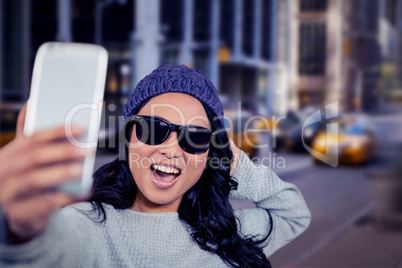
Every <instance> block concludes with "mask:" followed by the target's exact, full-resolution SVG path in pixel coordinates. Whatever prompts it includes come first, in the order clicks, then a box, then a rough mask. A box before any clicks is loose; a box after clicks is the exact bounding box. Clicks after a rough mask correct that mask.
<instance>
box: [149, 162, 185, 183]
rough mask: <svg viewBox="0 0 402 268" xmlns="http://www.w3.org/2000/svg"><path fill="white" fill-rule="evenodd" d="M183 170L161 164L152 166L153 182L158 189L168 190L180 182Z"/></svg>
mask: <svg viewBox="0 0 402 268" xmlns="http://www.w3.org/2000/svg"><path fill="white" fill-rule="evenodd" d="M180 174H181V169H180V168H178V167H174V166H166V165H161V164H153V165H151V180H152V182H153V183H154V184H155V186H156V187H158V188H161V189H167V188H170V187H172V186H173V185H174V184H175V183H176V182H177V180H178V177H179V176H180Z"/></svg>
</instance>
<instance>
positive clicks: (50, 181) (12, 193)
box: [0, 162, 82, 205]
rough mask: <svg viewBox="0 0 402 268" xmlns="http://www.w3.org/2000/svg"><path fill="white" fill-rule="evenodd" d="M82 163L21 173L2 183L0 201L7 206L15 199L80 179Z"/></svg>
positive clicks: (62, 164) (53, 166)
mask: <svg viewBox="0 0 402 268" xmlns="http://www.w3.org/2000/svg"><path fill="white" fill-rule="evenodd" d="M81 176H82V163H81V162H71V163H58V164H54V165H52V166H50V167H49V166H42V167H40V168H36V169H35V170H32V171H27V172H25V173H21V174H20V175H19V177H13V178H12V179H10V180H8V181H7V182H5V183H3V185H2V189H0V200H1V203H2V204H3V205H7V204H8V203H10V202H13V201H15V200H17V199H21V198H25V197H27V196H30V195H35V194H38V193H42V192H43V191H46V190H48V189H52V188H54V187H56V186H58V185H60V184H62V183H65V182H70V181H74V180H77V179H79V178H81Z"/></svg>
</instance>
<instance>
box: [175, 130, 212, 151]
mask: <svg viewBox="0 0 402 268" xmlns="http://www.w3.org/2000/svg"><path fill="white" fill-rule="evenodd" d="M182 133H183V134H181V135H180V140H179V144H180V146H181V147H182V148H183V150H184V151H186V152H188V153H191V154H202V153H205V152H206V151H207V150H208V148H209V143H210V140H211V131H210V130H209V129H204V128H198V127H184V128H182Z"/></svg>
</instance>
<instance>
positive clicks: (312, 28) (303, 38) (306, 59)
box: [299, 22, 326, 75]
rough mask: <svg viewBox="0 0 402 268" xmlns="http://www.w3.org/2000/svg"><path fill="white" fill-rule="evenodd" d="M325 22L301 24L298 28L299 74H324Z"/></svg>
mask: <svg viewBox="0 0 402 268" xmlns="http://www.w3.org/2000/svg"><path fill="white" fill-rule="evenodd" d="M325 26H326V25H325V22H302V23H301V24H300V26H299V27H300V28H299V73H300V74H301V75H323V74H325V57H326V27H325Z"/></svg>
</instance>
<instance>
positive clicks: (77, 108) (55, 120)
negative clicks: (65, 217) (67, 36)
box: [24, 42, 107, 193]
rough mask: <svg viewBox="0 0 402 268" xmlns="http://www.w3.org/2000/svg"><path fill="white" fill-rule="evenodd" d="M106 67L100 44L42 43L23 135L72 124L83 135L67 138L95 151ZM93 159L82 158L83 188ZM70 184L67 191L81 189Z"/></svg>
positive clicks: (89, 180) (105, 57)
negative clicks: (81, 129)
mask: <svg viewBox="0 0 402 268" xmlns="http://www.w3.org/2000/svg"><path fill="white" fill-rule="evenodd" d="M106 68H107V52H106V50H105V49H104V48H102V47H100V46H96V45H89V44H77V43H58V42H51V43H45V44H44V45H42V46H41V47H40V48H39V50H38V53H37V55H36V58H35V65H34V70H33V75H32V84H31V92H30V97H29V101H28V107H27V117H26V122H25V126H24V133H25V135H27V136H30V135H32V134H33V133H35V132H36V131H39V130H44V129H47V128H51V127H56V126H63V125H64V126H65V128H66V131H69V130H71V126H72V125H79V126H81V127H82V128H83V129H85V130H86V132H85V135H83V136H82V137H80V138H79V139H77V138H76V137H74V138H73V139H72V140H70V141H71V142H73V143H74V144H75V145H76V146H78V147H81V148H92V149H94V150H95V149H96V146H97V139H98V133H99V123H100V114H101V110H102V102H103V94H104V86H105V79H106ZM93 162H94V159H89V158H88V159H85V161H84V175H83V178H82V180H81V183H84V180H86V181H87V182H86V184H85V185H86V186H85V187H84V188H88V185H89V182H92V172H93ZM87 177H90V178H87ZM71 187H72V188H71ZM71 187H70V188H71V189H69V190H66V191H67V192H72V193H76V192H80V191H82V189H78V188H80V187H81V188H83V186H82V185H81V186H80V187H78V186H77V185H76V186H71ZM77 187H78V188H77ZM75 188H77V189H75ZM86 190H88V189H86Z"/></svg>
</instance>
